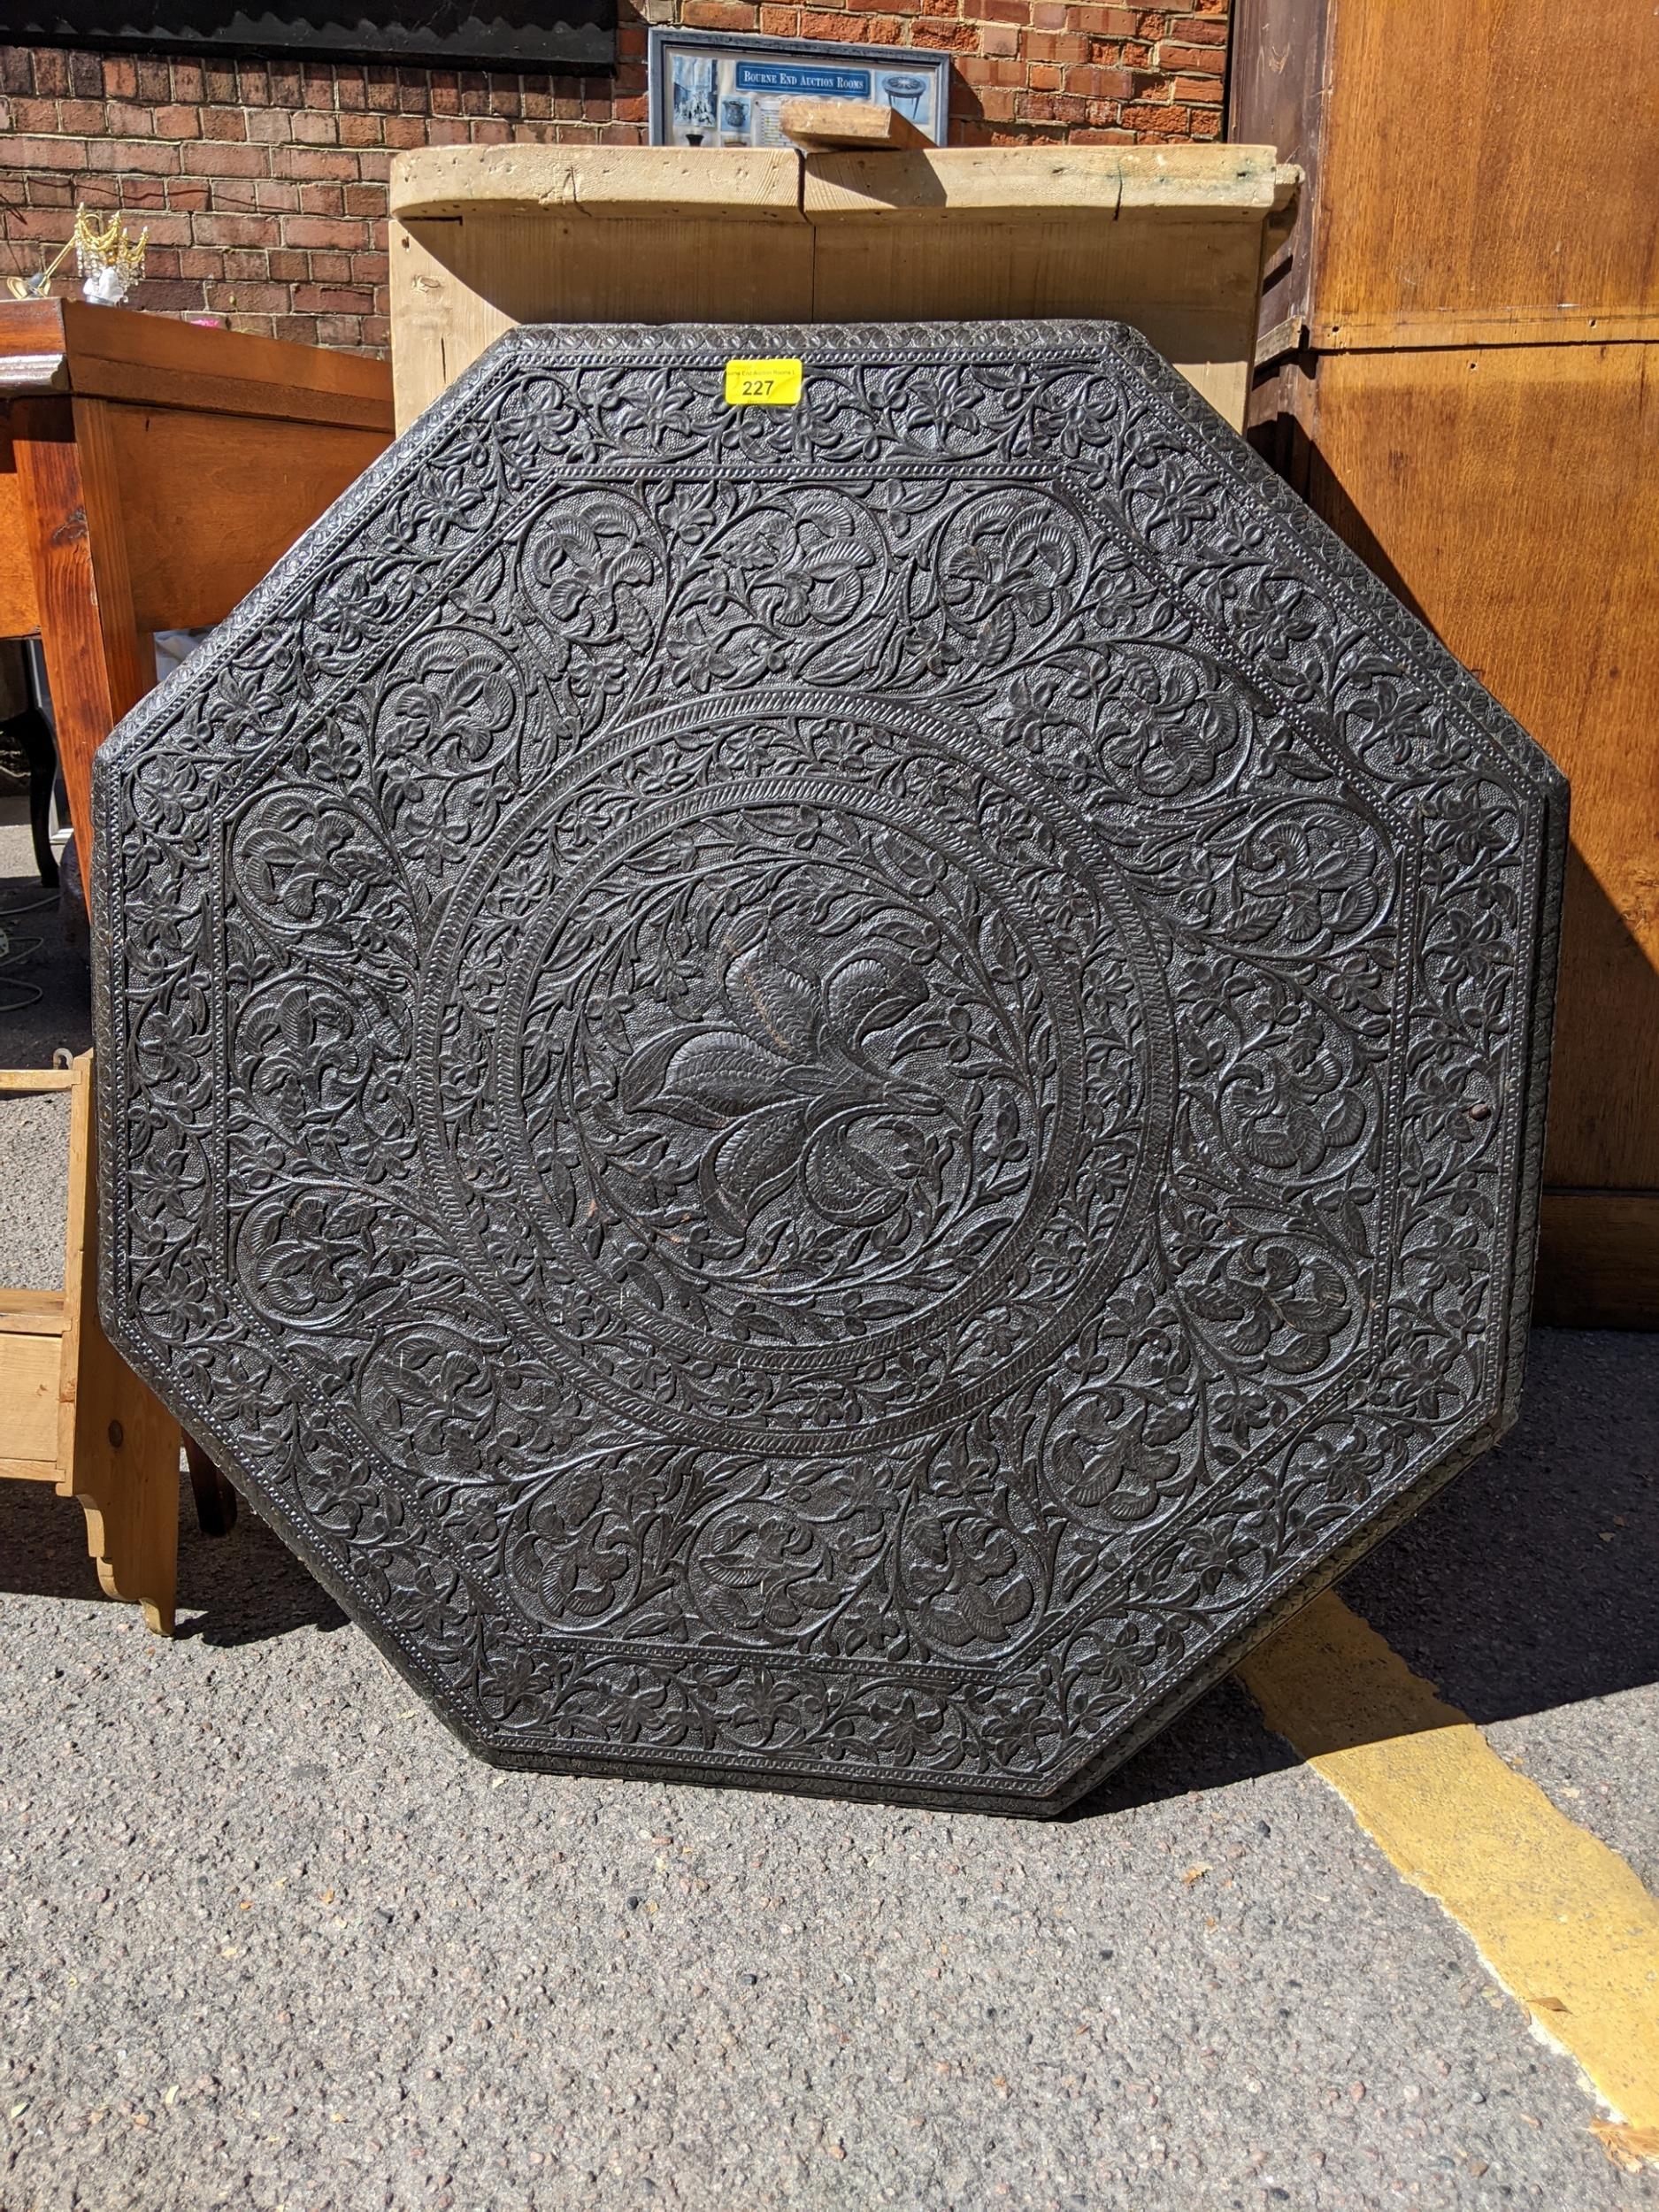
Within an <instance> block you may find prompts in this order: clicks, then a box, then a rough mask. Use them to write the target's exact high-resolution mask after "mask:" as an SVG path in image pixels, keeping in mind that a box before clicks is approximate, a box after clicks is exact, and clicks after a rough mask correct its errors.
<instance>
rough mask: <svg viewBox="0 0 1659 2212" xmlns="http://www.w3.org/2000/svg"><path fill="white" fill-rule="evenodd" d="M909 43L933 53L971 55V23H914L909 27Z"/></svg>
mask: <svg viewBox="0 0 1659 2212" xmlns="http://www.w3.org/2000/svg"><path fill="white" fill-rule="evenodd" d="M910 31H911V35H910V43H911V44H912V45H913V46H926V47H928V48H930V49H931V50H933V52H935V53H952V54H971V53H972V51H973V26H972V23H920V22H918V23H915V24H912V25H911V27H910Z"/></svg>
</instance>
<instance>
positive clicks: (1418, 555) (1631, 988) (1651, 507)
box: [1305, 345, 1659, 1187]
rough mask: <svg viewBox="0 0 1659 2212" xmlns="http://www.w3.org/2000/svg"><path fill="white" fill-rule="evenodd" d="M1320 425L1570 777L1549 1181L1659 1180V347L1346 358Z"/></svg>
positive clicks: (1360, 491)
mask: <svg viewBox="0 0 1659 2212" xmlns="http://www.w3.org/2000/svg"><path fill="white" fill-rule="evenodd" d="M1309 431H1310V452H1309V453H1308V455H1307V456H1306V457H1305V459H1306V465H1307V481H1306V489H1307V495H1308V497H1309V498H1310V500H1311V501H1312V503H1313V504H1314V506H1315V507H1316V508H1317V510H1318V511H1320V512H1321V513H1322V514H1323V515H1324V516H1325V519H1326V520H1327V521H1329V522H1331V523H1332V524H1333V526H1334V527H1335V528H1337V529H1338V530H1339V531H1340V533H1341V534H1342V535H1344V536H1345V537H1347V538H1348V540H1349V541H1350V542H1351V543H1354V544H1356V547H1357V548H1358V549H1359V550H1361V551H1362V552H1363V553H1364V554H1365V555H1366V557H1367V558H1368V559H1370V560H1371V563H1372V565H1374V566H1376V567H1377V568H1379V571H1380V572H1382V573H1383V574H1384V575H1385V576H1386V578H1387V579H1388V580H1389V581H1390V582H1391V583H1392V584H1394V587H1395V588H1396V589H1398V590H1400V591H1401V592H1402V595H1403V596H1404V597H1406V598H1407V599H1408V600H1409V602H1411V603H1414V604H1415V605H1416V606H1417V610H1418V611H1419V612H1420V613H1421V614H1422V615H1423V617H1424V618H1425V620H1426V621H1427V622H1428V623H1429V624H1430V625H1431V626H1432V628H1433V629H1434V630H1435V631H1436V632H1437V633H1438V634H1439V635H1440V637H1441V638H1442V639H1443V640H1444V641H1445V642H1446V644H1447V645H1448V646H1449V647H1450V649H1451V650H1452V651H1453V652H1454V653H1455V654H1456V655H1457V657H1458V658H1459V659H1460V660H1462V661H1463V662H1464V663H1465V664H1467V665H1468V666H1469V667H1470V668H1471V669H1472V670H1473V671H1474V672H1475V673H1476V674H1477V675H1478V676H1479V678H1480V680H1481V681H1482V682H1483V683H1484V684H1485V685H1486V687H1487V688H1488V690H1490V691H1491V692H1493V693H1494V695H1495V696H1496V697H1498V698H1499V699H1501V700H1502V703H1503V704H1504V705H1505V706H1506V707H1508V708H1509V711H1510V712H1511V713H1512V714H1513V715H1515V716H1516V718H1517V720H1519V721H1520V722H1521V723H1522V724H1523V725H1524V726H1525V727H1526V728H1527V729H1529V730H1530V731H1531V732H1532V734H1533V736H1534V737H1536V738H1537V739H1538V740H1539V741H1540V744H1542V745H1544V746H1545V747H1546V748H1547V749H1548V751H1549V752H1550V753H1551V755H1552V756H1553V757H1554V758H1555V760H1556V761H1557V762H1558V763H1559V764H1560V765H1561V766H1562V767H1563V769H1565V771H1566V772H1567V774H1568V776H1569V777H1570V778H1571V782H1572V833H1573V848H1574V861H1573V864H1572V866H1571V869H1570V871H1569V876H1568V883H1567V895H1566V905H1565V910H1564V913H1563V935H1562V943H1563V951H1562V974H1561V995H1560V1002H1559V1010H1558V1015H1557V1022H1556V1032H1555V1081H1554V1088H1553V1092H1552V1097H1551V1107H1550V1137H1549V1151H1548V1162H1547V1166H1546V1176H1547V1179H1548V1181H1549V1182H1550V1183H1552V1184H1555V1185H1569V1186H1582V1185H1591V1186H1611V1187H1659V623H1656V622H1655V619H1654V615H1653V609H1654V606H1655V599H1656V598H1659V467H1655V465H1653V459H1654V457H1659V346H1633V345H1622V346H1549V347H1537V348H1529V347H1502V348H1485V349H1481V350H1479V351H1478V352H1452V351H1438V350H1437V351H1432V352H1416V353H1378V354H1363V353H1340V354H1333V355H1329V356H1327V357H1325V358H1324V359H1323V360H1322V361H1321V362H1320V364H1319V369H1318V378H1317V398H1316V400H1315V402H1314V408H1313V412H1312V415H1311V418H1310V424H1309ZM1644 455H1645V456H1647V457H1648V459H1647V464H1646V465H1644V463H1643V459H1642V457H1643V456H1644Z"/></svg>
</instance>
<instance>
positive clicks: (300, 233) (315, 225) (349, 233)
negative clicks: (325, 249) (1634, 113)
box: [282, 215, 372, 253]
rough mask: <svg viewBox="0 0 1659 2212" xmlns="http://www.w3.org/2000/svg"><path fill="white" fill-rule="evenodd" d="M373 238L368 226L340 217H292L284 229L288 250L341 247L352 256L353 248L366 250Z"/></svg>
mask: <svg viewBox="0 0 1659 2212" xmlns="http://www.w3.org/2000/svg"><path fill="white" fill-rule="evenodd" d="M371 235H372V234H371V231H370V227H369V226H368V224H367V223H357V222H350V221H348V220H347V219H345V218H343V217H341V216H334V217H333V218H329V217H326V216H321V215H290V216H289V217H288V219H287V220H286V221H285V222H284V223H283V225H282V243H283V244H284V245H285V246H340V247H342V248H343V249H344V250H346V251H347V252H348V253H349V252H350V251H351V250H352V249H353V248H354V247H363V246H366V245H367V244H368V242H369V240H370V237H371Z"/></svg>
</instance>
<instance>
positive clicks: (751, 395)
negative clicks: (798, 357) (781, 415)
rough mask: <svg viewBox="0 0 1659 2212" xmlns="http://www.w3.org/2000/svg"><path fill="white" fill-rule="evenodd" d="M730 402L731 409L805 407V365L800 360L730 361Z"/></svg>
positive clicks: (727, 367)
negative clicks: (803, 389) (803, 399)
mask: <svg viewBox="0 0 1659 2212" xmlns="http://www.w3.org/2000/svg"><path fill="white" fill-rule="evenodd" d="M800 404H801V364H800V363H799V362H798V361H728V362H727V363H726V405H727V406H728V407H798V406H799V405H800Z"/></svg>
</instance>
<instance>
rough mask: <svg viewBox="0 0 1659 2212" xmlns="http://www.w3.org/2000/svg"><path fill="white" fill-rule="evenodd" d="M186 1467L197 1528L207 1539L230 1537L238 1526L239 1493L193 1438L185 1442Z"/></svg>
mask: <svg viewBox="0 0 1659 2212" xmlns="http://www.w3.org/2000/svg"><path fill="white" fill-rule="evenodd" d="M184 1463H185V1465H186V1466H187V1467H188V1469H189V1471H190V1489H191V1493H192V1494H193V1495H194V1497H195V1499H196V1525H197V1526H198V1527H199V1528H200V1530H201V1532H202V1533H203V1535H204V1536H228V1535H229V1534H230V1532H231V1531H232V1529H233V1528H234V1527H235V1525H236V1493H235V1492H234V1490H233V1489H232V1488H231V1486H230V1485H229V1483H227V1481H226V1479H225V1478H224V1476H223V1475H221V1474H220V1472H219V1469H218V1468H217V1467H216V1466H215V1465H214V1464H213V1462H212V1461H211V1459H210V1458H209V1457H208V1455H207V1454H206V1452H205V1451H204V1449H203V1448H202V1447H201V1445H199V1444H198V1443H197V1442H196V1439H195V1437H193V1436H187V1437H186V1438H185V1440H184Z"/></svg>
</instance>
